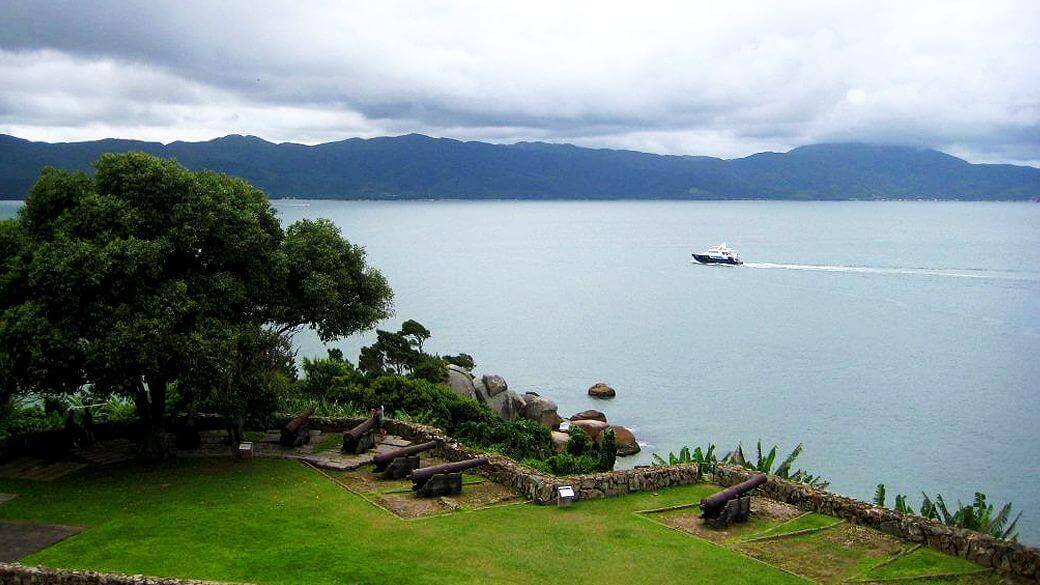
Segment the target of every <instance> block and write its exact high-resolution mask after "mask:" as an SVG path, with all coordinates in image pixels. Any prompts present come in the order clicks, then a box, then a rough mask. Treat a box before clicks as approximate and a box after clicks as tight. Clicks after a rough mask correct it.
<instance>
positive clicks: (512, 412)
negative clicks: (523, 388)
mask: <svg viewBox="0 0 1040 585" xmlns="http://www.w3.org/2000/svg"><path fill="white" fill-rule="evenodd" d="M487 405H488V408H490V409H491V410H493V411H495V413H496V414H498V416H500V417H502V418H503V419H505V420H516V419H518V418H521V417H523V415H524V412H525V410H526V408H527V403H526V402H525V401H524V399H523V398H521V397H520V396H519V395H518V394H517V393H516V392H513V391H512V390H506V391H505V392H500V393H498V394H495V395H494V396H492V397H490V398H488V401H487Z"/></svg>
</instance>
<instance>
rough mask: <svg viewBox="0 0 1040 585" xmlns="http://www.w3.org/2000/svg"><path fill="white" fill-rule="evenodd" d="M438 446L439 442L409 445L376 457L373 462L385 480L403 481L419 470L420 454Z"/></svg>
mask: <svg viewBox="0 0 1040 585" xmlns="http://www.w3.org/2000/svg"><path fill="white" fill-rule="evenodd" d="M436 446H437V441H428V442H426V443H419V444H417V445H409V446H407V447H402V448H400V449H394V450H393V451H389V452H387V453H381V454H379V455H376V456H375V457H374V458H373V459H372V462H373V463H375V467H376V471H377V472H380V473H382V474H383V478H384V479H401V478H402V477H407V476H408V474H409V473H411V472H413V471H415V470H416V469H418V468H419V453H422V452H424V451H429V450H430V449H433V448H434V447H436Z"/></svg>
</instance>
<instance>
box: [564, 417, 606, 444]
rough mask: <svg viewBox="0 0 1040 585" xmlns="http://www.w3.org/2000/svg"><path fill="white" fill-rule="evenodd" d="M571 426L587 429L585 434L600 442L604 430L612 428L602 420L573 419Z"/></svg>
mask: <svg viewBox="0 0 1040 585" xmlns="http://www.w3.org/2000/svg"><path fill="white" fill-rule="evenodd" d="M571 428H579V429H581V430H583V431H585V434H586V435H588V436H589V438H590V439H592V440H593V441H595V442H597V443H598V442H599V438H600V436H601V435H602V434H603V431H605V430H607V429H608V428H610V425H608V424H607V423H605V422H603V421H600V420H575V421H571Z"/></svg>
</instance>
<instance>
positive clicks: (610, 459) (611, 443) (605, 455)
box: [599, 428, 617, 471]
mask: <svg viewBox="0 0 1040 585" xmlns="http://www.w3.org/2000/svg"><path fill="white" fill-rule="evenodd" d="M616 459H617V436H616V434H615V433H614V429H610V428H608V429H607V430H605V431H603V436H601V437H600V446H599V470H600V471H612V470H613V469H614V461H615V460H616Z"/></svg>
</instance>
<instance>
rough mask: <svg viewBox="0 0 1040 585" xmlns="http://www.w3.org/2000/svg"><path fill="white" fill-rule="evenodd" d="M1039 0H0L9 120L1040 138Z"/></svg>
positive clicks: (1002, 153)
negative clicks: (0, 2)
mask: <svg viewBox="0 0 1040 585" xmlns="http://www.w3.org/2000/svg"><path fill="white" fill-rule="evenodd" d="M1038 39H1040V4H1037V3H1035V2H1032V1H1020V2H1015V1H1007V2H981V1H978V2H937V1H934V2H933V1H916V2H911V3H906V2H843V3H833V2H797V3H754V2H740V1H730V2H725V3H719V2H698V3H688V2H683V3H651V4H649V5H646V6H643V5H640V6H637V5H635V4H632V3H616V4H615V3H603V2H596V3H549V2H523V3H497V2H444V3H433V4H416V3H396V2H380V3H372V2H359V3H347V4H345V3H338V2H337V3H293V4H288V3H276V2H262V3H256V2H242V3H233V2H222V3H217V4H215V5H214V4H212V3H202V2H176V3H173V2H159V3H149V4H147V5H145V4H119V3H97V2H92V3H52V4H43V5H38V4H29V3H25V4H23V3H19V2H8V3H5V4H4V6H3V7H0V50H2V51H3V52H2V53H0V131H5V132H10V133H15V134H18V135H21V136H25V137H29V138H38V139H82V138H97V137H102V136H109V135H114V136H116V135H117V136H124V137H137V138H152V139H158V140H164V141H169V140H175V139H200V138H212V137H214V136H219V135H223V134H227V133H232V132H237V133H253V134H257V135H260V136H263V137H265V138H268V139H272V140H293V141H299V142H308V143H313V142H320V141H324V140H331V139H338V138H342V137H346V136H355V135H358V136H372V135H378V134H386V133H389V134H394V133H403V132H412V131H416V132H424V133H429V134H433V135H441V136H455V137H460V138H467V139H488V140H495V141H512V140H518V139H542V140H552V141H570V142H575V143H578V144H582V145H587V146H610V147H625V148H634V149H641V150H652V151H655V152H669V153H683V154H709V155H722V156H737V155H743V154H748V153H751V152H754V151H757V150H761V149H764V148H768V149H779V150H782V149H786V148H789V147H792V146H797V145H799V144H804V143H808V142H815V141H824V140H869V141H880V142H895V143H912V144H921V145H927V146H935V147H939V148H946V149H950V150H957V152H958V153H959V154H962V155H966V156H967V157H968V158H972V159H978V160H1011V161H1035V160H1037V159H1040V138H1038V136H1040V68H1037V67H1036V65H1035V63H1037V62H1040V40H1038Z"/></svg>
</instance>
